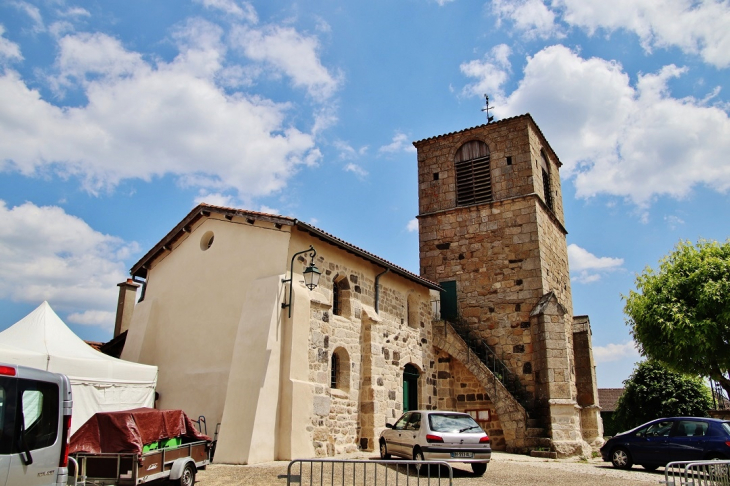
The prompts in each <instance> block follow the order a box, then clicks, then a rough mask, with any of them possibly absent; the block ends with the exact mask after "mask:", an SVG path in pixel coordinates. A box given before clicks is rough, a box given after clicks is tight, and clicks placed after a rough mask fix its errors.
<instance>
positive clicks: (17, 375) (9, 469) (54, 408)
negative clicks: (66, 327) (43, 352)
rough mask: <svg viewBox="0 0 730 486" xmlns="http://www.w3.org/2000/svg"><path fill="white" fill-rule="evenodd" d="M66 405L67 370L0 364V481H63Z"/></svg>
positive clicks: (48, 484)
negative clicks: (56, 371) (59, 372)
mask: <svg viewBox="0 0 730 486" xmlns="http://www.w3.org/2000/svg"><path fill="white" fill-rule="evenodd" d="M72 407H73V401H72V399H71V383H70V382H69V381H68V377H67V376H65V375H61V374H58V373H51V372H48V371H42V370H37V369H34V368H28V367H26V366H17V365H4V364H0V486H61V485H66V484H67V482H68V438H69V431H70V429H71V409H72Z"/></svg>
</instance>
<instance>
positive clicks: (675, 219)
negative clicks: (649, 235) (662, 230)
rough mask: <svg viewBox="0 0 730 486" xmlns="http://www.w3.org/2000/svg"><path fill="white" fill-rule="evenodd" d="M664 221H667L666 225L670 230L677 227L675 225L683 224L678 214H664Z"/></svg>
mask: <svg viewBox="0 0 730 486" xmlns="http://www.w3.org/2000/svg"><path fill="white" fill-rule="evenodd" d="M664 221H666V222H667V225H668V226H669V228H670V229H672V230H675V229H677V226H680V225H683V224H684V220H683V219H682V218H680V217H679V216H675V215H673V214H670V215H668V216H664Z"/></svg>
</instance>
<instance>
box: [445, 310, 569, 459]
mask: <svg viewBox="0 0 730 486" xmlns="http://www.w3.org/2000/svg"><path fill="white" fill-rule="evenodd" d="M457 326H458V324H457ZM461 334H462V333H459V332H457V330H456V329H455V327H454V326H453V325H452V324H450V323H448V322H446V321H438V322H434V324H433V339H434V341H433V343H434V345H435V346H436V347H437V348H439V349H441V350H443V351H445V352H447V353H448V354H449V355H451V356H452V357H453V358H455V359H457V360H459V362H461V364H463V365H464V366H465V367H466V368H467V369H468V370H469V371H470V372H471V373H472V374H473V375H474V377H475V378H476V379H477V380H479V382H480V383H481V385H482V386H483V387H484V390H485V391H486V392H487V394H488V395H489V397H490V399H491V401H492V403H493V404H494V407H495V409H496V411H497V414H498V416H499V421H500V423H501V425H502V430H503V432H504V438H505V442H506V445H507V452H519V453H526V452H530V453H531V454H532V455H537V456H538V457H553V454H555V453H554V452H551V445H552V441H551V439H550V438H549V437H548V431H547V430H546V429H545V428H543V427H542V426H541V424H540V422H539V421H538V420H537V419H535V418H531V417H530V412H529V408H530V407H529V397H528V396H527V392H526V391H525V390H524V388H523V387H522V385H521V384H520V383H519V381H518V379H517V378H516V377H515V376H514V375H513V374H512V373H511V372H510V371H509V370H508V369H507V368H506V367H505V365H504V364H503V363H502V362H501V361H499V360H498V359H496V357H495V356H493V354H494V353H492V355H491V356H490V354H489V353H488V352H486V353H485V348H484V346H486V343H483V346H479V345H477V346H475V345H474V343H472V346H470V345H469V344H467V342H466V340H465V339H464V337H463V336H462V335H461ZM472 341H473V340H472ZM479 344H481V343H479ZM473 348H477V349H473ZM486 349H489V347H488V346H486Z"/></svg>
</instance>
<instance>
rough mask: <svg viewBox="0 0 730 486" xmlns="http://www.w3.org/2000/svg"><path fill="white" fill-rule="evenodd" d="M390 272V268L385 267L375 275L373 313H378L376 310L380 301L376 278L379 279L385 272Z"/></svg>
mask: <svg viewBox="0 0 730 486" xmlns="http://www.w3.org/2000/svg"><path fill="white" fill-rule="evenodd" d="M388 272H390V268H386V269H385V271H384V272H383V273H379V274H377V275H376V276H375V313H376V314H380V312H378V304H379V301H380V287H379V286H378V280H380V277H382V276H383V275H385V274H386V273H388Z"/></svg>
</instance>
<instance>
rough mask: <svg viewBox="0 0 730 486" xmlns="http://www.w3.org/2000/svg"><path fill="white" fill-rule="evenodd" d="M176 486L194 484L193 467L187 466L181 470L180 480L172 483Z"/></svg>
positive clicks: (190, 485) (191, 465)
mask: <svg viewBox="0 0 730 486" xmlns="http://www.w3.org/2000/svg"><path fill="white" fill-rule="evenodd" d="M173 484H175V485H176V486H193V485H194V484H195V466H194V465H193V464H187V465H186V466H185V469H183V472H182V474H181V475H180V479H178V480H176V481H173Z"/></svg>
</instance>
